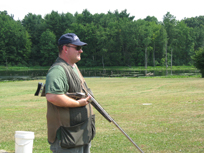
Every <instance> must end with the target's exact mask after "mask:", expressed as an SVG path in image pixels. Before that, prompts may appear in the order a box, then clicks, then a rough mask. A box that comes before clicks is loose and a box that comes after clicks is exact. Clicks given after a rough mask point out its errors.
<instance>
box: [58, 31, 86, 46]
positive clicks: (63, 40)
mask: <svg viewBox="0 0 204 153" xmlns="http://www.w3.org/2000/svg"><path fill="white" fill-rule="evenodd" d="M63 44H73V45H77V46H86V45H87V43H85V42H82V41H80V39H79V37H78V36H77V35H76V34H74V33H67V34H64V35H62V36H61V37H60V38H59V40H58V45H63Z"/></svg>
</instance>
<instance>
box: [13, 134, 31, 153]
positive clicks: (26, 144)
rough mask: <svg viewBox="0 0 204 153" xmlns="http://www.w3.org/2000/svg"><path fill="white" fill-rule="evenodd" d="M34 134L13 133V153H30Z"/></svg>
mask: <svg viewBox="0 0 204 153" xmlns="http://www.w3.org/2000/svg"><path fill="white" fill-rule="evenodd" d="M33 139H34V132H29V131H16V132H15V153H32V151H33Z"/></svg>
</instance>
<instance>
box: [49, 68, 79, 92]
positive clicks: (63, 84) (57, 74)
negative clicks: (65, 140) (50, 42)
mask: <svg viewBox="0 0 204 153" xmlns="http://www.w3.org/2000/svg"><path fill="white" fill-rule="evenodd" d="M73 70H74V72H75V73H76V74H77V75H78V76H79V74H78V72H77V69H76V68H75V67H74V68H73ZM67 79H68V78H67V76H66V73H65V71H64V69H63V67H62V66H60V65H55V66H53V67H52V68H51V69H50V70H49V72H48V74H47V76H46V84H45V93H51V94H64V93H66V92H67V91H68V90H69V84H68V80H67Z"/></svg>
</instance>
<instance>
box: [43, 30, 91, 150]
mask: <svg viewBox="0 0 204 153" xmlns="http://www.w3.org/2000/svg"><path fill="white" fill-rule="evenodd" d="M86 45H87V43H85V42H81V41H80V39H79V38H78V37H77V35H76V34H74V33H67V34H64V35H62V36H61V37H60V38H59V40H58V48H59V57H58V58H57V60H56V61H55V63H54V64H53V65H52V66H51V68H50V69H49V71H48V74H47V76H46V85H45V93H46V99H47V128H48V142H49V143H50V145H51V146H50V150H51V151H52V152H53V153H55V152H58V153H75V152H76V153H89V152H90V142H91V140H92V139H93V137H94V135H95V119H94V115H93V112H92V107H91V105H90V103H89V102H88V100H89V99H90V97H86V98H81V99H72V98H70V97H68V96H66V95H65V93H67V92H69V93H75V92H83V90H82V89H84V90H87V91H88V92H91V91H90V89H89V88H88V87H87V86H86V83H85V81H84V80H83V77H82V75H81V73H80V71H79V70H78V68H77V65H76V64H75V63H77V62H78V61H80V60H81V53H83V51H82V46H86Z"/></svg>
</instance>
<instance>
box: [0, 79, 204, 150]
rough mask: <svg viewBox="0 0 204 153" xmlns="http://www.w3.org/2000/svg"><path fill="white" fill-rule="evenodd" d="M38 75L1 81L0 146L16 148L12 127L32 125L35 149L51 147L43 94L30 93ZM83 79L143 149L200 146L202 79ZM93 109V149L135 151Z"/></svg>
mask: <svg viewBox="0 0 204 153" xmlns="http://www.w3.org/2000/svg"><path fill="white" fill-rule="evenodd" d="M40 81H42V82H44V80H38V81H15V82H0V122H1V123H0V150H1V149H3V150H7V151H10V152H14V150H15V137H14V134H15V131H33V132H35V139H34V148H33V152H34V153H49V152H50V151H49V145H48V143H47V129H46V100H45V98H42V97H35V96H34V92H35V90H36V87H37V83H38V82H40ZM86 82H87V84H88V85H89V87H90V88H91V89H92V91H93V93H94V96H95V98H96V99H97V100H98V102H99V103H100V104H101V105H102V106H103V107H104V109H105V110H106V111H107V112H108V113H109V114H110V116H111V117H112V118H114V120H115V121H116V122H117V123H118V124H119V125H120V127H122V128H123V130H124V131H125V132H126V133H127V134H128V135H129V136H130V137H131V138H132V139H133V140H134V141H135V143H136V144H137V145H138V146H139V147H140V148H141V149H142V150H143V151H144V152H145V153H176V152H179V153H180V152H183V153H203V152H204V79H202V78H86ZM94 111H95V110H94ZM95 113H96V130H97V134H96V136H95V138H94V140H93V141H92V147H91V152H92V153H133V152H138V150H137V149H136V148H135V147H134V146H133V145H132V144H131V143H130V142H129V141H128V139H127V138H126V137H125V136H124V135H123V134H122V133H121V132H120V131H119V130H118V129H117V128H116V127H115V126H114V125H113V124H111V123H109V122H107V121H106V120H105V119H104V118H103V117H102V116H101V115H100V114H99V113H98V112H96V111H95Z"/></svg>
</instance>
